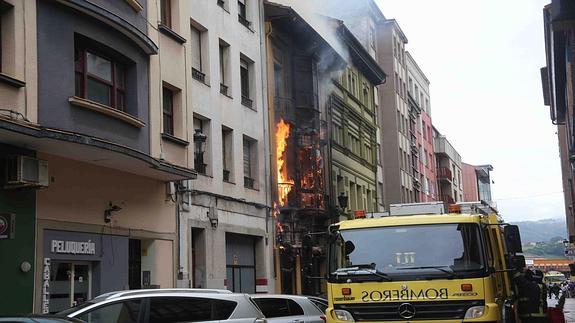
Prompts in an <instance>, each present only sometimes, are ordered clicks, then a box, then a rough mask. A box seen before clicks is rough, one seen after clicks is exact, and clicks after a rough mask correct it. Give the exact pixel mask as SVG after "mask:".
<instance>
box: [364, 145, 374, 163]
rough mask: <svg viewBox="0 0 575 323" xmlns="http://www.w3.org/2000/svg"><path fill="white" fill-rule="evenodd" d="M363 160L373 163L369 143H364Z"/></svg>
mask: <svg viewBox="0 0 575 323" xmlns="http://www.w3.org/2000/svg"><path fill="white" fill-rule="evenodd" d="M364 146H365V160H367V161H368V162H369V163H370V164H371V163H373V150H372V149H371V144H369V143H366V144H365V145H364Z"/></svg>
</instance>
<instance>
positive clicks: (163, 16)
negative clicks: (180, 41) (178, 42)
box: [160, 0, 172, 28]
mask: <svg viewBox="0 0 575 323" xmlns="http://www.w3.org/2000/svg"><path fill="white" fill-rule="evenodd" d="M171 2H172V1H171V0H160V23H161V24H162V25H164V26H166V27H168V28H172V3H171Z"/></svg>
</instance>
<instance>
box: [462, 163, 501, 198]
mask: <svg viewBox="0 0 575 323" xmlns="http://www.w3.org/2000/svg"><path fill="white" fill-rule="evenodd" d="M461 171H462V176H463V202H476V201H484V202H487V203H489V204H490V205H491V206H492V207H493V206H494V202H493V198H492V195H491V174H490V172H491V171H493V166H491V165H480V166H474V165H470V164H466V163H462V164H461Z"/></svg>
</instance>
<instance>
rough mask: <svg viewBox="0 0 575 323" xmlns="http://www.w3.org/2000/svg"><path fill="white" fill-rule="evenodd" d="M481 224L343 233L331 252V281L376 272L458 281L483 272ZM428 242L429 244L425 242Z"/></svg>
mask: <svg viewBox="0 0 575 323" xmlns="http://www.w3.org/2000/svg"><path fill="white" fill-rule="evenodd" d="M479 232H480V231H479V226H478V225H477V224H457V223H455V224H437V225H410V226H395V227H375V228H364V229H350V230H341V231H339V233H337V237H336V238H335V239H334V240H333V241H332V243H331V248H330V272H331V273H332V276H335V275H341V274H343V275H345V276H353V275H354V274H358V273H359V274H361V273H363V271H365V270H353V268H360V269H361V268H373V270H377V271H378V272H381V273H384V274H386V275H387V276H388V277H391V278H392V277H393V276H394V275H402V276H406V275H415V276H418V277H421V275H422V274H424V273H425V274H426V275H427V276H429V275H432V276H433V277H435V276H436V275H438V276H447V277H454V276H455V275H458V276H466V275H470V274H472V273H477V272H478V271H482V270H484V268H485V266H484V257H483V248H482V247H481V238H480V233H479ZM422 241H424V242H425V243H422Z"/></svg>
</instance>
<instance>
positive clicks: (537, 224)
mask: <svg viewBox="0 0 575 323" xmlns="http://www.w3.org/2000/svg"><path fill="white" fill-rule="evenodd" d="M512 224H516V225H518V226H519V231H520V232H521V241H522V242H523V244H528V243H531V242H549V239H551V238H554V237H561V238H562V239H563V238H567V226H566V224H565V219H547V220H539V221H522V222H515V223H512Z"/></svg>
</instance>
